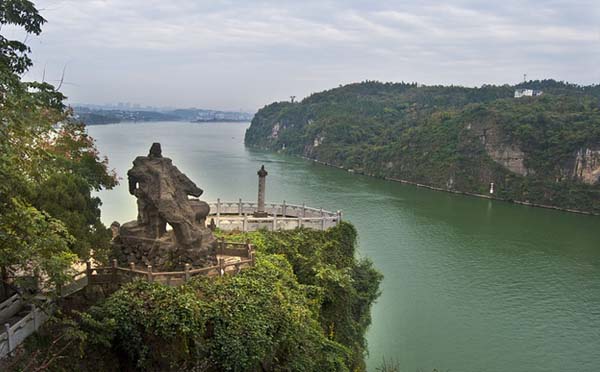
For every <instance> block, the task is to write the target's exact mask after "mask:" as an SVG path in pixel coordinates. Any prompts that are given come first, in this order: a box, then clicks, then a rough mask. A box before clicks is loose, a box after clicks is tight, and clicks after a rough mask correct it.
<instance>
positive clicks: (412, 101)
mask: <svg viewBox="0 0 600 372" xmlns="http://www.w3.org/2000/svg"><path fill="white" fill-rule="evenodd" d="M517 90H518V91H520V92H522V91H531V92H533V91H534V90H541V91H542V94H541V95H540V96H535V97H521V98H515V91H517ZM532 94H533V93H532ZM245 143H246V144H247V145H248V146H253V147H259V148H264V149H270V150H274V151H279V152H283V153H288V154H293V155H300V156H305V157H308V158H311V159H314V160H317V161H320V162H323V163H327V164H330V165H334V166H338V167H342V168H345V169H352V170H353V171H354V172H359V173H364V174H368V175H373V176H377V177H384V178H389V179H395V180H403V181H408V182H412V183H418V184H422V185H427V186H430V187H433V188H437V189H443V190H448V191H456V192H465V193H470V194H479V195H486V196H489V197H493V198H498V199H502V200H509V201H518V202H526V203H532V204H538V205H547V206H554V207H560V208H565V209H574V210H579V211H587V212H593V213H596V214H600V86H598V85H593V86H579V85H574V84H568V83H564V82H558V81H554V80H542V81H529V82H526V83H522V84H519V85H516V86H510V85H503V86H491V85H485V86H482V87H480V88H466V87H457V86H418V85H417V84H405V83H380V82H373V81H368V82H363V83H357V84H350V85H346V86H342V87H339V88H335V89H331V90H328V91H324V92H321V93H316V94H313V95H311V96H309V97H307V98H306V99H304V100H303V101H301V102H297V103H291V102H276V103H272V104H270V105H267V106H265V107H264V108H262V109H260V110H259V111H258V112H257V113H256V115H255V117H254V119H253V120H252V124H251V125H250V127H249V129H248V130H247V132H246V137H245Z"/></svg>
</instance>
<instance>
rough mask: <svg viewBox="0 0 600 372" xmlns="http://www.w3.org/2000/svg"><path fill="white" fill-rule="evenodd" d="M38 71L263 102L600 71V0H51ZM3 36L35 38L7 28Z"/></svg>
mask: <svg viewBox="0 0 600 372" xmlns="http://www.w3.org/2000/svg"><path fill="white" fill-rule="evenodd" d="M35 4H36V6H37V7H38V8H39V9H40V12H41V14H42V15H43V16H44V17H45V18H46V19H47V20H48V23H47V24H45V25H44V27H43V32H42V34H41V35H40V36H30V37H29V38H28V39H27V43H28V44H29V45H30V46H31V48H32V51H33V53H32V57H33V60H34V63H35V66H34V68H32V69H31V70H30V71H29V72H28V73H27V74H26V75H25V78H26V79H30V80H41V79H42V77H45V79H46V81H49V82H51V83H57V82H58V81H60V80H61V75H62V73H63V69H64V72H65V73H64V84H63V85H62V88H61V91H63V92H64V93H65V94H66V95H67V96H68V97H69V102H89V103H96V104H106V103H113V102H132V103H133V102H135V103H137V104H140V105H141V106H170V107H174V108H185V107H202V108H211V109H215V110H235V111H237V110H240V109H241V110H243V111H248V112H254V111H256V110H257V109H258V108H260V107H262V106H264V105H266V104H269V103H271V102H273V101H282V100H289V99H290V98H289V97H290V96H296V97H297V99H298V100H301V99H302V98H304V97H305V96H307V95H309V94H311V93H314V92H318V91H321V90H325V89H330V88H335V87H337V86H339V85H341V84H347V83H352V82H359V81H363V80H380V81H394V82H399V81H407V82H419V83H423V84H427V85H433V84H444V85H449V84H455V85H465V86H479V85H482V84H504V83H509V84H514V83H517V82H520V81H521V80H522V78H523V74H527V76H528V78H529V79H544V78H553V79H557V80H566V81H569V82H573V83H578V84H585V85H587V84H593V83H598V82H600V69H598V65H599V64H600V22H598V19H600V3H599V2H597V1H592V0H580V1H565V0H555V1H544V0H523V1H517V0H507V1H503V2H489V1H472V0H471V1H469V0H448V1H445V2H443V3H441V2H439V1H428V0H425V1H420V2H408V1H378V2H368V1H362V0H360V1H358V0H344V1H342V0H326V1H318V2H316V1H305V2H291V1H273V0H267V1H261V2H252V1H239V0H238V1H235V0H223V1H210V2H207V1H195V0H178V1H171V2H164V1H158V0H143V1H142V0H128V1H119V0H77V1H75V0H40V1H35ZM2 32H3V35H5V36H6V37H8V38H12V37H15V38H22V37H23V35H22V33H19V32H18V31H15V30H14V29H11V28H10V27H5V28H3V30H2Z"/></svg>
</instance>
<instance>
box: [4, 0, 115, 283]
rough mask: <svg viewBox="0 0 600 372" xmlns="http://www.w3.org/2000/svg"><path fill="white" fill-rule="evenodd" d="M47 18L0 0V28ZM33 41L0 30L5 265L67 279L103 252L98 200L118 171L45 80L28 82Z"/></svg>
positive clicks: (17, 0)
mask: <svg viewBox="0 0 600 372" xmlns="http://www.w3.org/2000/svg"><path fill="white" fill-rule="evenodd" d="M44 23H45V20H44V18H43V17H42V16H41V15H40V14H39V13H38V11H37V9H36V8H35V6H34V5H33V3H31V2H30V1H27V0H5V1H2V2H0V27H1V28H2V29H4V28H5V27H4V26H6V25H13V26H15V27H21V28H22V29H24V31H25V32H26V33H27V34H28V35H29V34H35V35H39V34H40V33H41V27H42V25H43V24H44ZM29 52H30V49H29V47H28V46H27V45H26V44H24V43H22V42H20V41H18V40H9V39H7V38H5V37H4V36H2V35H0V179H1V180H2V182H0V267H1V268H2V279H3V281H4V283H6V280H7V277H8V274H9V270H12V271H16V272H19V273H21V274H24V273H27V274H30V275H36V276H38V277H44V278H48V279H49V280H50V282H54V283H58V284H60V283H62V282H64V281H65V280H66V279H67V277H68V269H69V268H70V266H71V264H72V263H73V262H74V261H75V260H76V259H77V258H87V257H89V255H90V251H91V249H92V247H93V248H94V250H95V251H96V253H97V257H98V258H102V255H103V253H105V252H107V250H108V242H109V238H110V234H109V231H108V229H107V228H106V227H105V226H104V225H102V223H101V222H100V209H99V206H100V200H99V199H98V198H96V197H92V195H91V192H92V191H94V190H99V189H101V188H111V187H113V186H114V185H115V184H116V177H115V175H114V174H113V173H111V172H110V171H109V170H108V167H107V161H106V159H101V158H100V156H99V154H98V151H97V150H96V148H95V145H94V142H93V140H92V139H91V138H90V137H89V136H88V135H87V134H86V132H85V127H84V126H83V125H82V124H80V123H77V122H76V121H75V120H74V118H73V116H72V113H71V111H70V109H68V108H66V107H65V106H64V105H63V100H64V99H65V97H64V96H63V95H62V94H61V93H60V92H59V91H57V90H56V89H55V88H54V87H53V86H52V85H50V84H48V83H44V82H42V83H39V82H23V81H21V74H23V73H25V72H26V71H27V70H28V69H29V67H31V65H32V61H31V59H30V58H29Z"/></svg>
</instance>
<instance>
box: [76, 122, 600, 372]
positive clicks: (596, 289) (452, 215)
mask: <svg viewBox="0 0 600 372" xmlns="http://www.w3.org/2000/svg"><path fill="white" fill-rule="evenodd" d="M247 127H248V124H247V123H210V124H192V123H176V122H163V123H143V124H140V123H138V124H133V123H123V124H114V125H104V126H91V127H88V131H89V133H90V134H91V135H92V136H93V137H94V138H96V140H97V145H98V148H99V149H100V151H101V152H102V154H104V155H107V156H108V157H109V159H110V165H111V167H114V168H116V170H117V172H118V174H119V176H120V177H122V178H123V179H122V180H121V184H120V185H119V186H118V187H117V188H115V189H114V190H110V191H103V192H101V193H100V197H101V198H102V201H103V206H102V213H103V215H102V220H103V222H104V223H105V224H107V225H108V224H110V223H111V222H112V221H114V220H117V221H119V222H121V223H123V222H126V221H129V220H132V219H134V218H135V217H136V203H135V198H134V197H133V196H131V195H129V194H128V191H127V180H126V172H127V170H128V169H129V168H130V167H131V162H132V161H133V159H134V158H135V157H136V156H138V155H145V154H147V152H148V149H149V148H150V145H151V144H152V142H161V144H162V149H163V155H164V156H166V157H170V158H172V159H173V163H174V164H175V165H177V166H178V168H179V169H180V170H181V171H182V172H184V173H186V174H187V175H188V176H189V177H190V178H191V179H192V180H194V181H195V182H196V184H197V185H198V186H199V187H201V188H202V189H204V190H205V192H204V195H203V196H202V199H203V200H215V199H216V198H221V200H237V199H238V198H239V197H241V198H243V199H244V200H255V199H256V190H257V176H256V171H257V170H258V169H259V168H260V165H261V164H264V165H265V167H266V169H267V170H268V172H269V175H268V176H267V200H268V201H273V202H280V201H282V200H286V201H288V202H290V203H298V204H301V203H303V202H305V203H306V204H307V205H310V206H313V207H317V208H318V207H323V208H325V209H329V210H337V209H340V210H342V211H343V213H344V218H345V219H346V220H348V221H350V222H352V223H353V224H354V225H355V226H356V228H357V229H358V232H359V254H360V256H363V257H369V258H370V259H371V260H373V262H374V264H375V266H376V267H377V269H379V270H380V271H382V272H383V274H384V275H385V279H384V281H383V283H382V288H381V289H382V291H383V292H382V295H381V297H380V298H379V300H378V301H377V303H376V304H375V306H374V307H373V309H372V317H373V323H372V326H371V328H370V330H369V333H368V341H369V350H370V357H369V360H368V365H369V370H371V371H374V370H375V368H376V367H377V366H378V365H379V364H380V362H381V360H382V358H383V357H384V356H385V358H386V359H394V360H396V361H398V362H399V364H400V366H401V368H402V371H409V372H412V371H416V370H417V369H418V368H421V369H423V370H424V371H431V370H432V369H433V368H437V369H438V370H440V371H446V370H449V371H464V372H477V371H485V372H500V371H502V372H505V371H513V372H520V371H523V372H542V371H543V372H546V371H578V372H584V371H590V372H591V371H598V370H600V217H590V216H582V215H575V214H569V213H563V212H557V211H552V210H544V209H536V208H529V207H525V206H518V205H512V204H509V203H503V202H495V201H489V200H483V199H477V198H471V197H463V196H457V195H453V194H447V193H442V192H434V191H430V190H424V189H419V188H416V187H413V186H408V185H401V184H398V183H393V182H387V181H383V180H378V179H374V178H370V177H365V176H360V175H355V174H350V173H347V172H345V171H342V170H339V169H334V168H330V167H325V166H322V165H318V164H314V163H311V162H309V161H307V160H303V159H297V158H293V157H287V156H282V155H278V154H272V153H265V152H261V151H254V150H250V149H247V148H245V147H244V144H243V138H244V132H245V130H246V128H247Z"/></svg>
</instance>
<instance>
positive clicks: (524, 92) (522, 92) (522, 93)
mask: <svg viewBox="0 0 600 372" xmlns="http://www.w3.org/2000/svg"><path fill="white" fill-rule="evenodd" d="M542 93H543V92H542V91H541V90H535V89H523V88H521V89H516V90H515V98H521V97H537V96H541V95H542Z"/></svg>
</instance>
